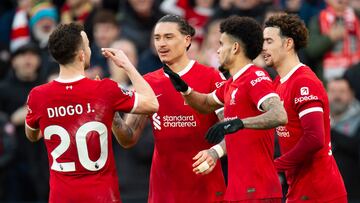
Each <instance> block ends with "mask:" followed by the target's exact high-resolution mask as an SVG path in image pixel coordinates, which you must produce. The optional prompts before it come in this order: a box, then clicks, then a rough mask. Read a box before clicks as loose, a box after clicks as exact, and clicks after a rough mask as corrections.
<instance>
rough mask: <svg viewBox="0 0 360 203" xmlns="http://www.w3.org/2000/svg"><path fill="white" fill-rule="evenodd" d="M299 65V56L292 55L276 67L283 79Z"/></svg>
mask: <svg viewBox="0 0 360 203" xmlns="http://www.w3.org/2000/svg"><path fill="white" fill-rule="evenodd" d="M299 63H301V62H300V59H299V57H298V55H297V54H290V55H288V56H286V57H285V59H284V60H283V61H282V62H281V63H280V64H279V65H278V66H277V67H276V71H277V72H278V74H279V76H280V78H283V77H285V76H286V75H287V74H288V73H289V72H290V71H291V69H292V68H294V67H295V66H296V65H298V64H299Z"/></svg>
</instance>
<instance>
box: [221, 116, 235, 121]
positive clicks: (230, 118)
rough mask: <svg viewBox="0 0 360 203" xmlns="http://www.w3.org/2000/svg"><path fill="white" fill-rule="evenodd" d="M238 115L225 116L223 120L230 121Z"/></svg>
mask: <svg viewBox="0 0 360 203" xmlns="http://www.w3.org/2000/svg"><path fill="white" fill-rule="evenodd" d="M237 118H238V117H237V116H234V117H225V118H224V121H231V120H234V119H237Z"/></svg>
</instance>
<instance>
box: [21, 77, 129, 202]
mask: <svg viewBox="0 0 360 203" xmlns="http://www.w3.org/2000/svg"><path fill="white" fill-rule="evenodd" d="M135 108H136V95H135V94H134V93H133V92H129V91H126V90H123V89H122V88H119V87H118V85H117V83H115V82H113V81H111V80H108V79H105V80H102V81H96V80H90V79H88V78H82V79H81V78H80V79H78V80H76V81H73V82H58V81H52V82H50V83H48V84H44V85H41V86H38V87H36V88H34V89H33V90H32V91H31V92H30V94H29V97H28V115H27V117H26V124H27V125H28V126H29V127H30V128H33V129H39V128H40V130H41V134H42V135H43V137H44V141H45V144H46V148H47V151H48V158H49V166H50V197H49V201H50V202H120V195H119V187H118V178H117V173H116V169H115V163H114V156H113V152H112V143H111V142H112V139H111V135H112V133H111V125H112V120H113V116H114V112H115V111H123V112H130V111H131V110H132V109H135Z"/></svg>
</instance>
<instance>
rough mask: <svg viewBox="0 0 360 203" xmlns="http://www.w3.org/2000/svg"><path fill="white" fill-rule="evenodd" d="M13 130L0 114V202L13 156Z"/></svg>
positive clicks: (3, 199)
mask: <svg viewBox="0 0 360 203" xmlns="http://www.w3.org/2000/svg"><path fill="white" fill-rule="evenodd" d="M14 134H15V128H14V125H13V124H11V123H10V122H9V120H8V116H7V115H6V114H4V113H2V112H0V188H1V189H0V201H1V202H4V201H5V198H4V197H5V188H6V187H7V184H6V182H5V181H4V179H5V177H6V176H7V173H6V172H7V171H9V170H12V169H11V168H9V167H10V166H11V164H10V162H11V161H12V160H13V158H14V155H15V145H16V142H15V135H14Z"/></svg>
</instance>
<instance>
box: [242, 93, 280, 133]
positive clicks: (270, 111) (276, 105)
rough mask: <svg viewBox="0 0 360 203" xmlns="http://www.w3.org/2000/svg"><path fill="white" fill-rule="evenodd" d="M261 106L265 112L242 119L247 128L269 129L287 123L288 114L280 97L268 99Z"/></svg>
mask: <svg viewBox="0 0 360 203" xmlns="http://www.w3.org/2000/svg"><path fill="white" fill-rule="evenodd" d="M261 108H262V109H263V110H264V111H265V113H263V114H261V115H259V116H255V117H249V118H244V119H242V121H243V124H244V127H245V128H252V129H268V128H274V127H277V126H279V125H285V124H286V123H287V114H286V111H285V109H284V106H283V105H282V104H281V101H280V99H279V98H278V97H270V98H268V99H266V100H265V101H264V102H263V103H262V104H261Z"/></svg>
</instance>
